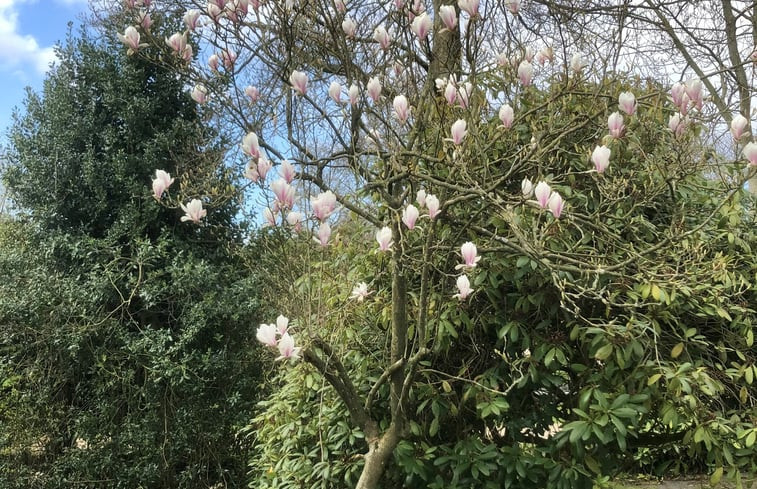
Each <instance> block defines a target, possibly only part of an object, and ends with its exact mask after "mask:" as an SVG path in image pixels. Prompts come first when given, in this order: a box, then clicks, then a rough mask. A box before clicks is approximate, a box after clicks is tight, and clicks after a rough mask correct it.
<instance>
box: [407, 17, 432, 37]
mask: <svg viewBox="0 0 757 489" xmlns="http://www.w3.org/2000/svg"><path fill="white" fill-rule="evenodd" d="M431 27H432V24H431V17H429V16H428V14H427V13H426V12H423V13H422V14H420V15H418V16H417V17H415V18H414V19H413V23H412V24H410V30H411V31H413V34H415V35H416V36H418V39H420V40H421V41H422V40H424V39H426V37H427V36H428V33H429V32H430V31H431Z"/></svg>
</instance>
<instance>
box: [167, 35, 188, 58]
mask: <svg viewBox="0 0 757 489" xmlns="http://www.w3.org/2000/svg"><path fill="white" fill-rule="evenodd" d="M166 44H168V46H169V47H170V48H171V49H172V50H173V52H174V54H178V55H180V54H182V53H183V52H184V48H185V47H187V38H186V36H185V35H184V34H179V33H178V32H177V33H175V34H171V37H167V38H166Z"/></svg>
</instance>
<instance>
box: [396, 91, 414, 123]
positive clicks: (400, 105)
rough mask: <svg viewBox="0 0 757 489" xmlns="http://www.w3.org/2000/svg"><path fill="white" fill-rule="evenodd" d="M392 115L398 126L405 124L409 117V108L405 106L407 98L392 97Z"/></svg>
mask: <svg viewBox="0 0 757 489" xmlns="http://www.w3.org/2000/svg"><path fill="white" fill-rule="evenodd" d="M393 105H394V115H395V116H396V117H397V120H399V121H400V124H404V123H405V122H407V118H408V117H409V116H410V107H409V106H408V104H407V97H405V96H404V95H397V96H396V97H394V103H393Z"/></svg>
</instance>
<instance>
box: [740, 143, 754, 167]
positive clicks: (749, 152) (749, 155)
mask: <svg viewBox="0 0 757 489" xmlns="http://www.w3.org/2000/svg"><path fill="white" fill-rule="evenodd" d="M742 153H743V154H744V158H746V159H747V160H748V161H749V166H757V143H754V142H751V143H748V144H747V145H746V146H744V150H743V151H742Z"/></svg>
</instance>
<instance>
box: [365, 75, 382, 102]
mask: <svg viewBox="0 0 757 489" xmlns="http://www.w3.org/2000/svg"><path fill="white" fill-rule="evenodd" d="M366 90H368V96H369V97H371V99H373V102H374V103H376V102H378V101H379V98H380V97H381V82H380V81H379V79H378V78H376V77H371V78H370V79H369V80H368V85H366Z"/></svg>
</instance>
